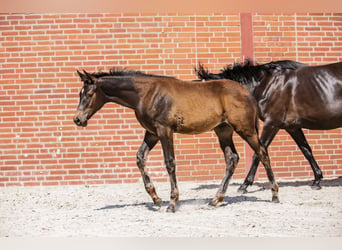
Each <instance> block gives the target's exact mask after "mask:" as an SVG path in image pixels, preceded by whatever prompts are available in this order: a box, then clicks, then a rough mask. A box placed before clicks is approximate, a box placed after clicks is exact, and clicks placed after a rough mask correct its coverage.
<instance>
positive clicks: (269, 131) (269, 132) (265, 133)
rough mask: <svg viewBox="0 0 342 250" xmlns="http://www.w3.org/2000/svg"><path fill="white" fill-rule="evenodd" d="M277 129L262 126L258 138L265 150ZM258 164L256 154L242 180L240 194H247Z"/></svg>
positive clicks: (265, 125) (258, 160) (266, 125)
mask: <svg viewBox="0 0 342 250" xmlns="http://www.w3.org/2000/svg"><path fill="white" fill-rule="evenodd" d="M278 131H279V128H277V127H274V126H271V125H268V124H264V128H263V130H262V133H261V136H260V142H261V144H262V145H263V146H264V147H265V149H266V150H267V148H268V146H269V145H270V144H271V142H272V140H273V139H274V137H275V135H276V134H277V133H278ZM259 163H260V159H259V157H258V155H257V154H256V153H254V155H253V161H252V165H251V168H250V169H249V172H248V174H247V176H246V178H245V180H244V182H243V183H242V184H241V186H240V187H239V189H238V191H239V192H242V193H247V188H248V186H249V185H252V184H253V182H254V177H255V174H256V171H257V169H258V165H259Z"/></svg>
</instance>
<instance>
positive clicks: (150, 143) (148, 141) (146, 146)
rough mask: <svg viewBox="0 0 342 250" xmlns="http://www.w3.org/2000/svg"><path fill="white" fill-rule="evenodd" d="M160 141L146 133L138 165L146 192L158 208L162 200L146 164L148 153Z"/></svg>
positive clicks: (138, 154)
mask: <svg viewBox="0 0 342 250" xmlns="http://www.w3.org/2000/svg"><path fill="white" fill-rule="evenodd" d="M158 141H159V138H158V137H157V136H155V135H152V134H151V133H149V132H148V131H146V133H145V137H144V141H143V143H142V144H141V146H140V149H139V151H138V153H137V165H138V168H139V170H140V173H141V176H142V179H143V181H144V185H145V190H146V192H147V193H148V194H149V195H150V196H151V198H152V200H153V203H154V204H155V205H156V206H158V207H161V205H162V200H161V199H160V198H159V197H158V195H157V193H156V189H155V187H154V185H153V183H152V182H151V180H150V176H149V175H148V173H147V172H146V169H145V166H146V165H145V163H146V160H147V156H148V153H149V152H150V151H151V150H152V148H153V147H154V146H155V145H156V144H157V142H158Z"/></svg>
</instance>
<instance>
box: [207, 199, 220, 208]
mask: <svg viewBox="0 0 342 250" xmlns="http://www.w3.org/2000/svg"><path fill="white" fill-rule="evenodd" d="M218 204H219V201H218V200H217V199H213V200H212V201H210V202H209V204H208V205H209V206H212V207H217V205H218Z"/></svg>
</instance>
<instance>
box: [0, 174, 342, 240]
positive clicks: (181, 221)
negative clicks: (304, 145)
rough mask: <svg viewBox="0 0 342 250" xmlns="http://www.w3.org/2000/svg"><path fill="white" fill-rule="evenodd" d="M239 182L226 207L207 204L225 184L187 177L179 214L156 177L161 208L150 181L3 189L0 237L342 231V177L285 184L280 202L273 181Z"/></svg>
mask: <svg viewBox="0 0 342 250" xmlns="http://www.w3.org/2000/svg"><path fill="white" fill-rule="evenodd" d="M239 183H241V181H233V182H232V183H231V184H230V185H229V187H228V191H227V196H226V198H225V200H224V202H223V203H222V205H221V206H220V207H217V208H213V207H209V206H208V205H207V204H208V202H209V201H210V200H211V198H212V197H213V196H214V194H215V193H216V190H217V187H218V184H219V182H216V183H215V182H180V183H179V189H180V202H179V206H178V209H177V212H176V213H174V214H172V213H166V211H165V210H166V207H167V204H168V200H169V183H155V185H156V188H157V192H158V194H159V196H160V197H161V198H162V199H163V200H164V202H163V206H162V208H161V209H159V210H158V209H156V208H155V207H154V206H153V204H152V201H151V199H150V197H149V196H148V195H147V194H146V193H145V190H144V188H143V184H142V183H135V184H119V185H103V186H59V187H25V188H23V187H7V188H0V237H94V236H96V237H98V236H100V237H101V236H106V237H126V236H133V237H140V236H141V237H151V236H152V237H173V236H177V237H229V236H230V237H231V236H233V237H234V236H252V237H263V236H281V237H283V236H284V237H321V236H323V237H333V236H334V237H341V236H342V178H336V179H331V180H324V181H323V182H322V187H323V188H322V189H321V190H319V191H316V190H311V188H310V186H309V185H310V183H311V181H290V182H279V185H280V192H279V194H280V203H279V204H274V203H271V202H270V199H271V191H270V190H269V188H268V183H264V182H258V183H255V184H254V185H253V186H252V187H250V188H249V193H248V194H244V195H242V194H240V193H238V192H237V188H238V184H239Z"/></svg>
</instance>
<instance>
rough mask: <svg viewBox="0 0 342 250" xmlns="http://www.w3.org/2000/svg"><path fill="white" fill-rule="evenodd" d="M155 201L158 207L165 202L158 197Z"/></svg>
mask: <svg viewBox="0 0 342 250" xmlns="http://www.w3.org/2000/svg"><path fill="white" fill-rule="evenodd" d="M153 203H154V205H155V206H156V207H161V206H162V204H163V201H162V199H160V198H158V199H154V200H153Z"/></svg>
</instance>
